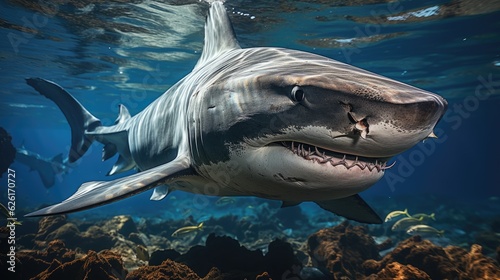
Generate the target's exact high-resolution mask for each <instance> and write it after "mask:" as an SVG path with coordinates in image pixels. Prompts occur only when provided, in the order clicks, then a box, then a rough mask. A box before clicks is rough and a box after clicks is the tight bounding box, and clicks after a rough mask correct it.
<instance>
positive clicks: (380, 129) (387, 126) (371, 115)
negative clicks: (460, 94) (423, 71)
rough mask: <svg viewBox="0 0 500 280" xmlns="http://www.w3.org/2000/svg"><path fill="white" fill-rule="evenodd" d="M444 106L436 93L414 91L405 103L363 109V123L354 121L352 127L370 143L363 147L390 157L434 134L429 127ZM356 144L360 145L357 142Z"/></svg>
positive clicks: (437, 120) (432, 125)
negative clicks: (370, 109)
mask: <svg viewBox="0 0 500 280" xmlns="http://www.w3.org/2000/svg"><path fill="white" fill-rule="evenodd" d="M447 107H448V103H447V101H446V100H445V99H444V98H442V97H441V96H439V95H436V94H433V93H430V92H424V91H422V92H415V95H414V96H413V98H412V99H411V100H409V101H408V102H402V103H391V102H382V103H380V104H378V105H374V106H373V108H377V109H375V110H373V111H371V112H367V113H366V117H365V118H364V122H359V121H358V122H357V123H356V124H355V128H356V129H357V130H359V131H360V135H361V136H364V135H363V133H365V135H366V136H365V137H364V138H365V140H368V141H367V144H369V143H370V142H371V144H372V145H373V146H372V148H371V149H368V148H367V147H366V150H370V151H371V153H373V154H374V155H375V154H376V155H378V156H393V155H396V154H399V153H401V152H404V151H405V150H407V149H409V148H411V147H412V146H414V145H416V144H418V143H419V142H420V141H422V140H425V139H426V138H428V137H432V136H434V133H433V130H434V128H435V126H436V124H437V123H438V122H439V120H440V119H441V118H442V117H443V115H444V113H445V112H446V109H447ZM363 130H364V131H363ZM359 144H360V145H361V146H363V144H362V143H361V141H360V143H359ZM363 150H365V149H363Z"/></svg>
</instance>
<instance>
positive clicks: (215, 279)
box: [203, 267, 224, 280]
mask: <svg viewBox="0 0 500 280" xmlns="http://www.w3.org/2000/svg"><path fill="white" fill-rule="evenodd" d="M203 280H224V277H223V276H222V273H221V272H220V270H219V269H218V268H217V267H212V269H210V271H209V272H208V273H207V275H205V277H203Z"/></svg>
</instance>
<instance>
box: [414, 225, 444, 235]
mask: <svg viewBox="0 0 500 280" xmlns="http://www.w3.org/2000/svg"><path fill="white" fill-rule="evenodd" d="M406 233H408V234H410V235H417V234H418V235H421V236H428V235H437V236H443V234H444V230H437V229H435V228H433V227H431V226H428V225H414V226H410V227H409V228H407V229H406Z"/></svg>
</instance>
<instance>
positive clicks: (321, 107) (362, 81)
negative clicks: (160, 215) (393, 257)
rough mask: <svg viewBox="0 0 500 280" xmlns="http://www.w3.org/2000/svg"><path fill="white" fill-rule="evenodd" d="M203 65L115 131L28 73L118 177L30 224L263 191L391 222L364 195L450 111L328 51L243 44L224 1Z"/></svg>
mask: <svg viewBox="0 0 500 280" xmlns="http://www.w3.org/2000/svg"><path fill="white" fill-rule="evenodd" d="M204 35H205V40H204V46H203V51H202V53H201V56H200V58H199V60H198V62H197V63H196V65H195V66H194V68H193V70H192V71H191V72H190V73H189V74H187V75H186V76H185V77H183V78H182V79H181V80H180V81H178V82H177V83H176V84H174V85H173V86H171V87H170V88H169V89H168V90H167V91H166V92H165V93H163V94H162V95H161V96H159V97H158V98H157V99H156V100H155V101H153V102H152V103H150V104H149V105H148V106H147V107H146V108H145V109H143V110H142V111H141V112H139V113H137V114H136V115H134V116H131V115H130V113H129V111H128V110H127V108H126V107H125V106H123V105H119V115H118V118H117V119H116V121H115V123H114V124H112V125H108V126H106V125H103V124H102V123H101V121H100V120H99V119H98V118H97V117H95V116H94V115H92V114H91V113H90V112H89V111H88V110H87V109H85V108H84V107H83V106H82V105H81V103H79V102H78V101H77V100H76V99H75V98H74V97H73V96H72V95H71V94H70V93H69V92H67V91H66V90H65V89H63V88H62V87H61V86H59V85H57V84H56V83H54V82H52V81H48V80H44V79H42V78H28V79H27V83H28V85H30V86H32V87H33V88H34V89H35V90H36V91H38V92H39V93H40V94H42V95H43V96H45V97H47V98H48V99H50V100H52V101H53V102H54V103H55V104H56V105H57V106H58V107H59V108H60V110H61V111H62V112H63V114H64V115H65V117H66V118H67V120H68V123H69V125H70V127H71V151H70V154H69V161H70V162H74V161H76V160H78V159H79V158H80V157H81V156H82V155H83V154H84V153H85V152H86V150H87V149H88V148H89V146H90V145H91V144H92V143H93V142H94V141H98V142H100V143H102V144H103V153H102V158H103V160H107V159H109V158H111V157H113V156H115V155H118V156H117V161H116V163H115V164H114V166H113V167H112V169H111V170H110V171H109V173H108V175H114V174H118V173H120V172H123V171H127V170H130V169H133V168H135V169H137V170H138V172H137V173H134V174H132V175H128V176H125V177H121V178H117V179H114V180H109V181H90V182H86V183H84V184H82V185H81V186H80V187H79V188H78V190H77V191H76V192H75V193H74V194H73V195H71V196H70V197H69V198H67V199H66V200H64V201H62V202H60V203H58V204H55V205H52V206H48V207H45V208H42V209H40V210H38V211H35V212H33V213H30V214H28V215H27V216H28V217H33V216H45V215H55V214H63V213H70V212H74V211H81V210H85V209H89V208H92V207H96V206H99V205H103V204H107V203H111V202H114V201H117V200H120V199H123V198H126V197H129V196H132V195H135V194H138V193H141V192H144V191H146V190H150V189H153V192H152V195H151V200H161V199H163V198H165V197H166V196H167V195H168V193H170V192H172V191H186V192H191V193H195V194H203V195H210V196H256V197H261V198H266V199H272V200H279V201H282V202H283V204H282V206H283V207H287V206H292V205H297V204H300V203H302V202H304V201H311V202H314V203H316V204H318V205H319V206H320V207H321V208H323V209H325V210H327V211H330V212H332V213H335V214H337V215H340V216H343V217H345V218H347V219H351V220H355V221H358V222H363V223H381V222H382V220H381V219H380V217H379V216H378V214H377V213H376V212H375V211H374V210H373V209H372V208H371V207H370V206H369V205H368V204H367V203H366V202H365V201H364V200H363V199H362V198H361V196H360V195H359V193H360V192H362V191H364V190H366V189H367V188H369V187H370V186H372V185H373V184H375V183H376V182H377V181H378V180H379V179H380V178H382V176H383V175H384V172H385V170H387V169H389V168H391V167H392V165H393V164H388V161H389V160H390V159H391V157H393V156H395V155H397V154H399V153H401V152H403V151H405V150H408V149H410V148H411V147H412V146H414V145H415V144H417V143H419V142H420V141H422V140H424V139H426V138H428V137H433V136H435V135H434V133H433V129H434V127H435V126H436V124H437V123H438V121H439V120H440V119H441V117H442V116H443V114H444V112H445V111H446V108H447V102H446V100H445V99H443V98H442V97H440V96H439V95H437V94H434V93H431V92H428V91H425V90H422V89H419V88H416V87H413V86H410V85H407V84H404V83H401V82H398V81H395V80H392V79H389V78H387V77H383V76H380V75H377V74H374V73H371V72H369V71H366V70H363V69H360V68H357V67H354V66H351V65H348V64H344V63H342V62H339V61H336V60H333V59H330V58H327V57H324V56H320V55H317V54H313V53H309V52H304V51H298V50H292V49H286V48H278V47H252V48H241V47H240V45H239V43H238V41H237V39H236V36H235V32H234V30H233V27H232V25H231V22H230V19H229V17H228V14H227V12H226V9H225V7H224V5H223V3H222V2H220V1H213V2H212V3H210V8H209V12H208V16H207V19H206V22H205V34H204Z"/></svg>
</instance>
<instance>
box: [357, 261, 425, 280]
mask: <svg viewBox="0 0 500 280" xmlns="http://www.w3.org/2000/svg"><path fill="white" fill-rule="evenodd" d="M365 279H366V280H376V279H398V280H410V279H411V280H431V277H429V275H427V273H425V272H423V271H422V270H420V269H418V268H416V267H414V266H412V265H410V264H408V265H403V264H400V263H398V262H392V263H389V264H388V265H387V266H386V267H384V268H383V269H382V270H381V271H380V272H379V273H377V274H372V275H370V276H368V277H366V278H365Z"/></svg>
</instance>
